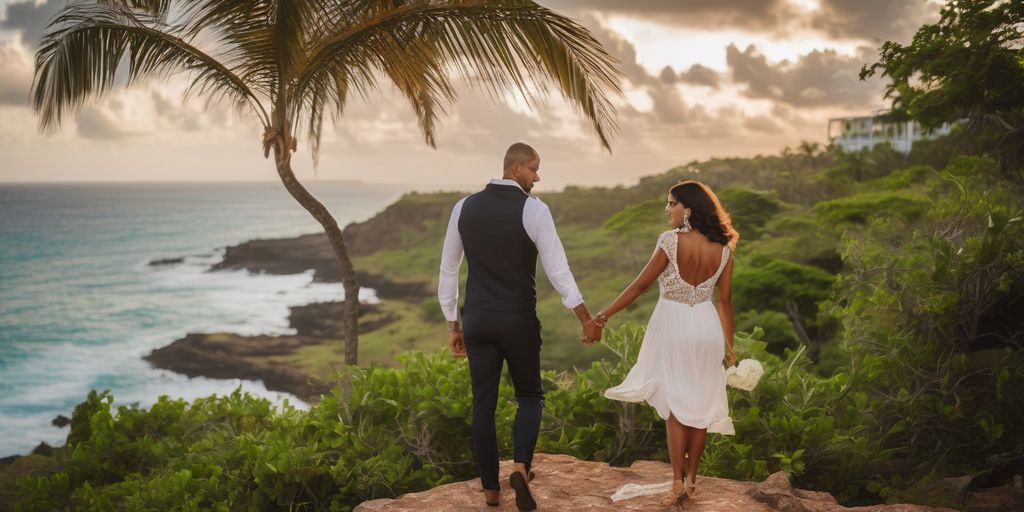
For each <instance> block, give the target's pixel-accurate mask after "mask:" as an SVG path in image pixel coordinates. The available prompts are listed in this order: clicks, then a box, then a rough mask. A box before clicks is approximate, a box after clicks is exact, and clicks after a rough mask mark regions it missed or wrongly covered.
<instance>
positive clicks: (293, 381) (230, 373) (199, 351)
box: [143, 333, 331, 403]
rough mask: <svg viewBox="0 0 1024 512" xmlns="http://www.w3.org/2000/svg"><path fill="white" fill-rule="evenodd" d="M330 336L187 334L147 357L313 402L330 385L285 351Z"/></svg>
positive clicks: (183, 369) (194, 373)
mask: <svg viewBox="0 0 1024 512" xmlns="http://www.w3.org/2000/svg"><path fill="white" fill-rule="evenodd" d="M326 341H327V340H325V339H323V338H315V337H310V336H240V335H237V334H230V333H217V334H189V335H187V336H185V337H184V338H182V339H179V340H176V341H175V342H174V343H171V344H170V345H168V346H166V347H163V348H158V349H156V350H154V351H153V352H151V353H150V354H149V355H147V356H145V357H144V358H143V359H145V360H147V361H149V362H150V363H152V364H153V366H155V367H157V368H162V369H165V370H171V371H173V372H177V373H181V374H183V375H187V376H189V377H209V378H214V379H248V380H260V381H263V384H264V385H265V386H266V387H267V389H269V390H273V391H284V392H287V393H291V394H293V395H295V396H297V397H299V398H301V399H302V400H304V401H306V402H310V403H315V402H317V401H319V399H320V395H321V394H323V393H325V392H327V391H328V390H330V388H331V385H330V383H327V382H324V381H322V380H320V379H318V378H316V377H314V376H311V375H308V374H307V373H305V372H303V371H301V370H300V369H297V368H296V367H295V364H294V363H292V362H290V361H289V360H288V358H287V356H289V355H291V354H293V353H295V351H296V350H298V349H299V348H302V347H304V346H308V345H319V344H323V343H325V342H326Z"/></svg>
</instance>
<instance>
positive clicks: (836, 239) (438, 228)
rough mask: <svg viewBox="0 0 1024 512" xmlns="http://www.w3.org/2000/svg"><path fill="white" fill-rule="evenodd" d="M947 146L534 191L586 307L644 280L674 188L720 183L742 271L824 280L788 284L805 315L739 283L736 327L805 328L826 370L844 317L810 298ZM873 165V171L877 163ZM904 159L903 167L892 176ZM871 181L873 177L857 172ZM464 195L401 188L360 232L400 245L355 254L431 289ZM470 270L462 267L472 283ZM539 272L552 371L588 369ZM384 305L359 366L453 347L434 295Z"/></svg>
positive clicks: (819, 155)
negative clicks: (384, 320) (856, 232)
mask: <svg viewBox="0 0 1024 512" xmlns="http://www.w3.org/2000/svg"><path fill="white" fill-rule="evenodd" d="M939 149H941V150H943V151H945V150H946V149H945V148H944V147H942V146H927V145H924V146H922V148H921V149H920V150H918V151H917V152H916V153H914V154H911V155H909V156H906V157H904V156H903V155H899V154H897V153H894V152H892V151H891V150H888V149H886V148H880V149H878V150H876V151H875V152H874V153H872V154H869V155H860V156H857V157H856V158H858V160H857V165H859V166H860V167H858V168H857V169H856V173H855V172H854V171H852V170H851V169H850V166H851V165H852V164H851V163H850V160H851V159H853V158H854V157H851V156H849V155H843V154H842V153H826V152H812V153H810V154H804V155H799V156H797V155H793V154H791V153H790V152H789V151H788V150H787V151H785V152H783V154H781V155H778V156H758V157H753V158H729V159H715V160H709V161H705V162H691V163H688V164H685V165H681V166H678V167H675V168H673V169H670V170H668V171H666V172H664V173H661V174H658V175H653V176H648V177H645V178H643V179H641V180H639V182H638V183H637V184H635V185H633V186H630V187H625V186H619V187H614V188H601V187H567V188H566V189H565V190H564V191H562V192H558V193H543V192H541V193H539V194H538V195H539V197H540V198H541V199H542V200H543V201H544V202H545V203H546V204H548V205H549V207H550V208H551V211H552V213H553V215H554V217H555V223H556V225H557V227H558V231H559V234H560V236H561V238H562V242H563V244H564V245H565V249H566V254H567V256H568V258H569V263H570V266H571V268H572V270H573V274H574V275H575V276H576V279H577V282H578V283H579V285H580V288H581V290H582V292H583V294H584V297H585V299H586V302H587V304H588V306H590V308H591V309H592V310H594V311H596V310H597V309H599V308H601V307H603V306H604V305H606V304H607V303H608V302H610V301H611V300H612V299H614V297H615V296H616V295H617V294H618V292H619V291H621V289H622V288H624V287H625V286H626V285H627V284H629V282H630V281H631V280H632V279H633V277H635V276H636V274H637V273H638V272H639V271H640V269H641V268H642V267H643V265H644V263H646V262H647V259H648V258H649V257H650V255H651V252H652V251H653V248H654V243H655V240H656V238H657V235H658V234H659V233H660V232H662V231H663V230H665V229H667V228H668V226H667V224H666V218H665V216H664V214H663V207H664V202H665V194H666V192H667V190H668V188H669V187H670V186H671V185H672V184H674V183H676V182H677V181H679V180H683V179H699V180H702V181H704V182H705V183H708V184H709V185H711V186H712V187H713V188H714V189H715V190H716V191H717V192H718V194H719V196H720V199H721V200H722V202H723V204H724V205H725V207H726V209H727V210H728V211H729V212H730V214H731V215H732V217H733V223H734V225H735V227H736V229H737V230H738V231H739V232H740V235H741V240H740V244H739V247H738V251H737V252H736V273H737V275H738V276H747V277H748V279H750V278H752V275H753V274H756V273H757V270H756V269H760V268H765V266H766V265H768V264H769V263H771V262H772V261H776V260H777V261H782V262H789V263H792V264H793V265H791V266H790V267H791V268H790V267H788V271H789V272H790V273H791V275H788V277H784V278H783V277H782V276H777V277H780V278H783V279H784V280H786V281H788V282H795V284H794V285H793V286H794V287H796V288H800V287H817V289H815V290H797V289H794V290H790V292H791V294H793V295H794V296H801V297H802V299H800V300H797V302H801V304H798V306H799V307H797V308H796V309H797V310H798V312H799V316H800V318H799V319H798V320H795V321H794V318H793V316H794V315H793V310H792V307H791V306H789V305H788V303H787V302H786V301H775V304H774V305H766V304H767V303H768V302H772V301H765V300H760V299H761V298H762V297H758V294H763V293H766V292H770V290H751V289H740V290H737V291H738V292H739V295H738V296H737V297H736V301H737V304H739V305H740V307H739V308H738V309H737V320H738V325H739V326H740V327H741V328H748V329H749V328H752V327H754V326H755V325H761V326H762V327H764V328H765V330H766V336H767V340H768V341H769V347H770V349H771V350H773V351H775V352H776V353H779V354H782V352H783V350H784V348H786V347H789V348H796V345H797V344H798V342H799V341H800V339H801V338H800V337H799V336H798V335H797V331H798V330H799V329H795V327H794V325H795V324H796V323H800V324H802V327H803V329H804V330H805V331H807V335H808V336H809V337H810V338H811V339H810V340H809V341H810V342H811V343H812V344H814V345H815V346H819V345H820V347H821V357H823V358H824V359H825V360H827V361H831V362H829V363H827V364H826V367H825V368H823V372H826V373H827V372H828V371H830V370H831V369H832V368H834V366H835V365H836V364H838V358H837V356H836V355H835V353H834V352H835V349H836V344H835V343H833V338H834V337H835V329H834V325H830V324H829V322H828V321H825V320H819V318H818V316H819V312H818V308H817V305H816V301H814V302H808V301H809V300H811V299H812V298H814V297H817V298H818V299H819V300H823V299H824V298H825V295H827V291H828V288H829V285H830V283H828V282H826V281H823V279H822V276H823V275H824V276H835V275H836V274H838V273H839V272H841V270H842V268H843V262H842V259H841V258H840V255H839V248H840V245H841V238H842V235H843V232H844V230H846V229H849V228H851V227H853V226H858V225H863V224H864V223H866V222H867V221H868V220H869V219H870V218H871V217H872V216H873V215H878V214H885V215H893V216H896V217H897V218H900V219H904V218H912V217H913V215H914V214H915V213H920V211H921V209H922V205H923V202H924V201H925V200H926V198H925V196H924V195H923V193H922V190H921V187H920V182H921V181H922V180H924V179H925V177H927V176H934V174H935V171H934V170H933V169H932V168H931V167H928V166H927V165H924V164H923V163H922V162H937V163H941V161H942V160H943V159H944V157H943V156H942V155H939V156H936V151H937V150H939ZM863 167H870V169H871V170H870V172H866V171H863V169H862V168H863ZM897 167H902V168H904V169H905V170H903V171H900V172H898V173H896V174H891V170H892V169H894V168H897ZM929 173H930V174H929ZM865 176H870V177H874V178H873V179H868V180H865V181H857V180H856V178H857V177H861V178H864V177H865ZM458 197H459V194H452V193H434V194H421V193H411V194H407V195H405V196H403V197H402V198H401V199H400V200H399V201H398V202H397V203H396V204H394V205H392V206H391V207H389V209H388V212H386V214H382V215H381V216H380V217H379V218H375V219H371V220H370V221H368V222H367V223H366V225H365V226H363V227H362V232H375V233H380V232H387V233H388V234H389V235H388V236H389V238H390V239H391V240H396V241H400V243H398V242H396V243H392V244H390V246H388V247H381V248H380V249H379V250H377V251H375V252H372V253H368V254H363V255H360V256H357V257H356V259H355V263H356V267H357V268H359V269H362V270H366V271H370V272H374V273H381V274H385V275H388V276H391V277H392V278H394V279H397V280H401V281H404V280H412V281H422V282H427V283H429V286H430V288H431V289H433V288H435V287H436V285H437V274H438V266H439V263H440V252H441V243H442V239H443V237H444V230H445V228H446V226H447V220H448V215H449V213H450V209H451V206H452V205H453V204H454V202H455V201H456V200H457V199H458ZM401 219H414V220H413V221H411V222H406V221H402V220H401ZM775 267H778V264H776V265H775ZM775 267H771V266H769V268H775ZM465 271H466V265H465V264H464V265H463V280H462V283H463V286H464V283H465ZM537 281H538V305H537V307H538V316H539V317H540V319H541V323H542V325H543V338H544V349H543V364H544V366H545V367H546V368H552V369H564V368H568V367H572V366H577V367H583V366H586V365H588V364H589V363H590V362H591V361H593V360H595V359H596V358H598V357H599V354H597V353H596V352H595V351H591V350H587V349H586V348H584V347H583V346H582V345H580V344H579V342H578V341H577V340H578V329H579V326H578V322H577V321H576V319H575V317H574V316H573V315H572V313H571V312H569V311H567V310H566V309H565V308H564V307H563V306H562V304H561V300H560V298H559V296H558V294H557V293H556V292H555V291H554V290H553V289H552V288H551V286H550V284H549V283H548V281H547V279H546V277H545V276H544V275H543V272H542V271H541V270H540V269H538V279H537ZM776 284H778V283H776ZM744 293H745V294H747V295H748V297H744V296H743V294H744ZM804 296H808V297H810V298H808V297H804ZM656 300H657V290H656V289H652V290H651V291H649V292H648V294H647V295H646V296H644V297H643V298H641V299H640V300H638V301H637V302H636V303H635V304H634V305H632V306H631V307H630V308H629V309H627V310H626V311H625V312H623V313H621V314H620V315H617V316H616V317H615V318H614V319H613V322H612V323H613V324H614V325H622V324H626V323H645V322H646V321H647V318H648V317H649V315H650V312H651V310H652V308H653V304H654V302H656ZM787 307H789V308H790V309H789V311H790V312H789V313H787ZM385 308H386V309H387V310H388V311H389V312H391V313H393V314H395V315H397V316H398V317H399V318H400V319H399V320H398V321H397V322H394V323H393V324H391V325H389V326H387V327H385V328H384V329H381V330H379V331H375V332H372V333H369V334H366V335H364V336H362V337H361V338H360V360H361V361H363V362H366V363H368V364H377V365H387V366H390V365H394V364H396V360H395V356H396V355H397V354H399V353H401V352H403V351H405V350H409V349H420V350H433V349H434V348H436V347H439V346H443V344H444V343H445V342H446V336H445V329H444V325H443V318H442V316H441V314H440V310H439V308H438V305H437V301H436V299H434V298H432V297H431V298H426V299H424V300H423V301H422V302H420V303H412V302H404V301H396V302H392V303H390V304H387V305H386V306H385Z"/></svg>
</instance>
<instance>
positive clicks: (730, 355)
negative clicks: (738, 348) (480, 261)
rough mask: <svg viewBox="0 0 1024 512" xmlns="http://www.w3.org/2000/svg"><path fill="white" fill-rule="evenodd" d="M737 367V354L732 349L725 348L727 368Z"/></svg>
mask: <svg viewBox="0 0 1024 512" xmlns="http://www.w3.org/2000/svg"><path fill="white" fill-rule="evenodd" d="M732 366H736V353H735V352H733V351H732V347H730V346H726V347H725V367H726V368H729V367H732Z"/></svg>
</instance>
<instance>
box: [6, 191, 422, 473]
mask: <svg viewBox="0 0 1024 512" xmlns="http://www.w3.org/2000/svg"><path fill="white" fill-rule="evenodd" d="M311 190H312V191H313V193H314V194H315V195H317V196H318V197H319V198H320V199H321V200H322V201H323V202H324V203H325V204H326V205H327V206H328V208H329V209H330V210H331V211H332V212H333V213H334V215H335V217H336V218H337V219H338V221H339V222H340V223H341V224H342V225H344V224H347V223H349V222H353V221H358V220H364V219H367V218H369V217H371V216H373V214H375V213H376V212H378V211H379V210H381V209H382V208H383V207H385V206H386V205H388V204H389V203H391V202H393V201H394V200H395V199H397V198H398V197H399V196H400V195H401V193H402V192H404V191H405V189H403V188H400V187H395V186H384V185H367V184H352V183H342V182H334V183H330V182H322V183H316V184H314V185H311ZM318 231H320V229H319V225H318V224H316V222H315V221H313V220H312V218H311V217H309V214H308V213H306V212H305V210H303V209H302V208H301V207H300V206H299V205H298V204H297V203H295V202H294V200H293V199H292V198H291V197H290V196H289V195H288V193H287V192H286V191H285V190H284V188H283V187H282V186H281V184H279V183H273V182H267V183H215V184H102V185H94V184H60V185H36V184H33V185H4V186H0V457H2V456H6V455H11V454H16V453H27V452H28V451H30V450H31V449H32V448H33V447H34V446H35V445H37V444H38V443H39V442H40V441H46V442H48V443H50V444H56V445H59V444H63V442H64V438H65V437H66V435H67V429H66V428H65V429H63V430H62V429H57V428H56V427H53V426H52V425H51V424H50V421H51V420H52V419H53V418H54V417H55V416H57V415H58V414H64V415H65V416H69V417H70V415H71V411H72V409H73V408H74V406H75V404H77V403H79V402H81V401H82V400H83V399H84V398H85V396H86V395H87V394H88V392H89V390H90V389H100V390H102V389H110V390H112V391H113V393H114V398H115V400H116V402H117V403H118V404H127V403H139V404H140V405H142V406H146V405H148V404H151V403H153V402H154V401H156V399H157V397H159V396H160V395H163V394H166V395H170V396H172V397H182V398H187V399H191V398H195V397H199V396H206V395H209V394H212V393H219V394H223V393H228V392H230V391H232V390H233V389H234V388H235V387H237V386H239V385H241V386H242V388H243V389H244V390H246V391H250V392H253V393H255V394H259V395H262V396H266V397H269V398H271V399H272V400H274V401H276V402H280V401H282V400H284V399H286V398H287V399H289V401H290V402H292V403H295V402H296V400H295V398H294V397H290V396H286V395H283V394H279V393H274V392H269V391H267V390H266V388H265V387H263V385H262V383H259V382H252V381H237V380H213V379H203V378H197V379H187V378H185V377H183V376H181V375H177V374H174V373H171V372H167V371H163V370H156V369H153V368H151V367H150V366H149V364H148V363H146V362H145V361H143V360H142V359H141V357H142V356H143V355H145V354H148V353H149V352H150V351H151V350H152V349H154V348H157V347H161V346H164V345H167V344H169V343H170V342H172V341H174V340H175V339H177V338H180V337H182V336H184V335H185V334H186V333H189V332H209V331H231V332H238V333H243V334H283V333H288V332H291V331H290V330H289V329H288V325H287V314H288V307H289V306H292V305H299V304H305V303H309V302H313V301H316V300H328V299H341V298H342V295H343V294H342V290H341V286H340V285H338V284H323V283H312V282H311V281H312V275H311V274H309V273H307V274H300V275H291V276H267V275H248V274H247V273H245V272H244V271H226V272H207V269H208V268H209V266H210V265H211V264H213V263H216V262H218V261H220V259H221V258H222V255H223V248H224V247H226V246H229V245H235V244H238V243H240V242H243V241H246V240H250V239H253V238H275V237H285V236H295V235H299V234H305V233H313V232H318ZM181 256H184V257H185V261H184V262H183V263H182V264H178V265H165V266H151V265H148V262H149V261H151V260H153V259H159V258H171V257H181ZM361 295H362V296H364V298H367V297H372V291H371V290H364V291H363V292H361Z"/></svg>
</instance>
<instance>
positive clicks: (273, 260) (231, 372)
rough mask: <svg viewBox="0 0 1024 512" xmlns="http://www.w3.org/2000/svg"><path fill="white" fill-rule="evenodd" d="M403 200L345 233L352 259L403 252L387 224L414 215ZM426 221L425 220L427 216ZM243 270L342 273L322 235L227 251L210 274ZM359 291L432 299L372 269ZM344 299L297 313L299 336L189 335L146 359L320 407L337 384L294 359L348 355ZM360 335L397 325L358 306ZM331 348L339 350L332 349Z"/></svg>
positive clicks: (362, 276)
mask: <svg viewBox="0 0 1024 512" xmlns="http://www.w3.org/2000/svg"><path fill="white" fill-rule="evenodd" d="M399 204H400V203H396V204H394V205H391V206H389V207H388V208H386V209H385V210H384V211H382V212H381V213H379V214H378V215H376V216H375V217H373V218H372V219H370V220H368V221H365V222H361V223H354V224H350V225H349V226H347V227H346V228H345V230H344V232H343V233H344V236H345V240H346V243H347V244H348V246H349V251H350V254H351V255H352V256H360V255H367V254H372V253H374V252H376V251H379V250H384V249H395V248H399V247H400V245H399V242H398V241H397V240H396V239H394V237H388V236H387V233H388V232H389V230H388V229H387V226H388V225H389V224H390V223H393V222H398V221H399V220H400V219H404V218H410V215H409V212H405V211H402V209H401V207H400V206H398V205H399ZM421 218H422V217H421ZM183 261H184V259H183V258H165V259H159V260H153V261H150V263H149V264H150V265H151V266H166V265H175V264H180V263H182V262H183ZM223 270H245V271H247V272H249V273H253V274H300V273H303V272H307V271H310V270H312V271H313V280H314V281H317V282H330V283H334V282H336V283H340V282H341V272H340V269H339V267H338V262H337V260H336V259H335V257H334V252H333V251H332V250H331V245H330V242H329V240H328V239H327V236H326V235H325V234H323V233H316V234H308V235H301V236H297V237H292V238H276V239H256V240H250V241H247V242H243V243H241V244H238V245H235V246H230V247H226V248H225V251H224V258H223V260H222V261H220V262H218V263H216V264H214V265H212V266H211V267H210V269H209V271H210V272H217V271H223ZM356 278H357V279H358V280H359V284H360V286H362V287H364V288H372V289H373V290H374V291H375V292H376V295H377V298H378V299H379V300H382V301H386V300H395V299H400V300H414V301H419V300H422V299H424V298H426V297H429V296H431V295H432V292H431V290H429V289H428V286H427V284H426V283H422V282H398V281H395V280H392V279H389V278H388V277H386V276H381V275H377V274H373V273H368V272H358V271H357V273H356ZM343 307H344V302H340V301H333V302H318V303H312V304H306V305H301V306H294V307H292V308H291V311H290V314H289V318H288V322H289V325H290V327H291V328H293V329H295V332H296V333H295V334H294V335H277V336H269V335H263V336H243V335H239V334H235V333H190V334H188V335H186V336H185V337H184V338H181V339H178V340H175V341H173V342H172V343H171V344H169V345H167V346H164V347H162V348H158V349H156V350H153V351H152V352H151V353H150V354H148V355H146V356H144V359H145V360H146V361H149V362H150V364H152V365H153V366H155V367H157V368H162V369H166V370H170V371H173V372H177V373H181V374H183V375H187V376H188V377H200V376H201V377H208V378H214V379H247V380H260V381H263V383H264V385H265V386H266V387H267V389H269V390H271V391H282V392H286V393H291V394H293V395H295V396H296V397H298V398H300V399H301V400H303V401H305V402H307V403H310V404H315V403H317V402H319V399H320V395H321V394H322V393H325V392H327V391H329V390H330V388H331V386H332V385H333V384H332V383H330V382H327V381H325V380H324V378H323V377H321V376H317V375H315V374H314V373H313V372H310V371H308V369H307V368H304V367H303V366H302V365H297V364H295V362H294V357H295V356H296V354H297V353H298V352H299V351H301V350H306V349H309V348H310V347H322V348H323V349H324V350H334V349H336V350H338V351H340V350H342V347H341V343H342V342H341V339H342V337H343V336H342V323H343V314H342V311H343ZM359 316H360V325H359V332H360V334H365V333H367V332H371V331H373V330H375V329H379V328H381V327H384V326H386V325H388V324H389V323H391V322H392V321H394V320H395V318H394V317H393V316H391V315H389V314H387V313H382V312H381V311H379V308H378V307H377V306H375V305H373V304H363V305H361V306H360V315H359ZM332 345H333V346H332Z"/></svg>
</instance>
